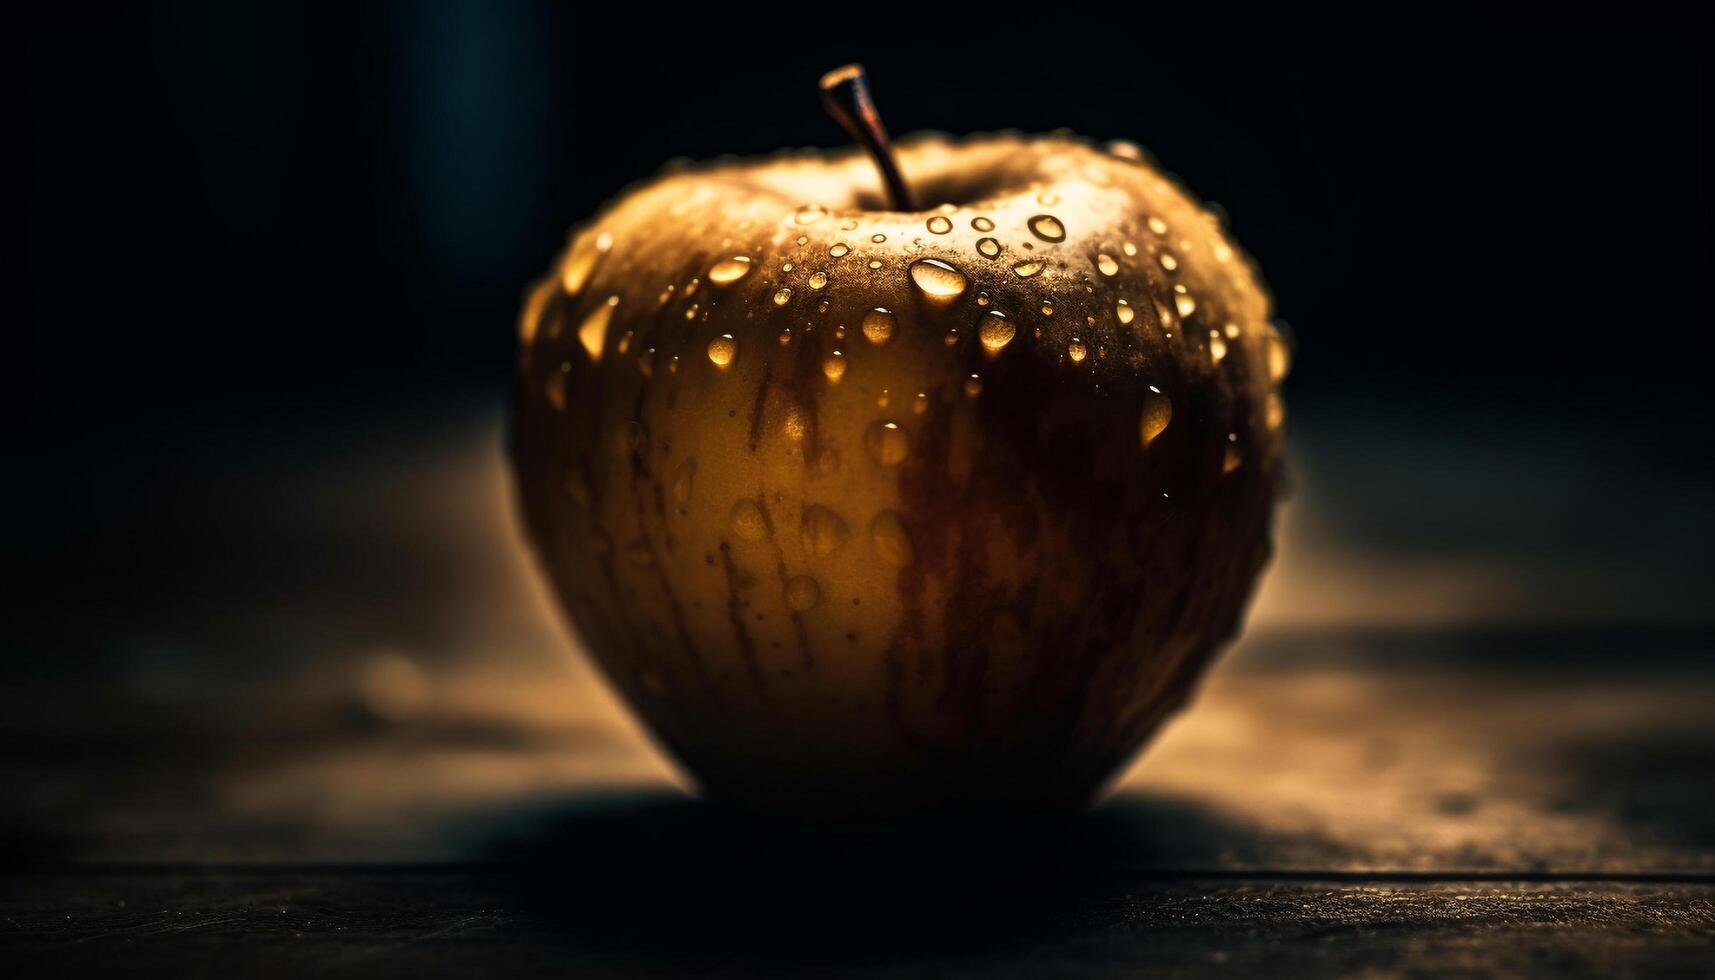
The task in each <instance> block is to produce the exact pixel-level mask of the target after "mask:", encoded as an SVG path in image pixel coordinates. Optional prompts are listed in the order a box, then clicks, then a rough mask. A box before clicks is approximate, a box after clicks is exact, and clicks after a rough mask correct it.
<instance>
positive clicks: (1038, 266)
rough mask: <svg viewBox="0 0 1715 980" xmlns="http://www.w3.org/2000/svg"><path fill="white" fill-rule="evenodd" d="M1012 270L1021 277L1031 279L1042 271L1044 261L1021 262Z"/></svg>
mask: <svg viewBox="0 0 1715 980" xmlns="http://www.w3.org/2000/svg"><path fill="white" fill-rule="evenodd" d="M1012 271H1013V273H1014V274H1015V275H1017V276H1018V278H1020V279H1029V278H1030V277H1031V276H1034V275H1036V274H1037V273H1038V272H1041V271H1042V263H1040V262H1035V261H1026V262H1020V263H1018V264H1017V265H1015V266H1013V267H1012Z"/></svg>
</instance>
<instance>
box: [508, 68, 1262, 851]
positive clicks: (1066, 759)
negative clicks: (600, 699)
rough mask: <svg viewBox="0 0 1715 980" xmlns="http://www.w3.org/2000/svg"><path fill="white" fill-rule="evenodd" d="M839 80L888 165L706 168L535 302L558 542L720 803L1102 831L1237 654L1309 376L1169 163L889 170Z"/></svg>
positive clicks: (523, 432)
mask: <svg viewBox="0 0 1715 980" xmlns="http://www.w3.org/2000/svg"><path fill="white" fill-rule="evenodd" d="M825 85H826V86H827V87H828V88H829V90H830V91H832V92H833V93H834V96H835V99H834V101H835V107H836V110H839V109H841V108H842V107H843V108H844V113H843V117H844V120H845V121H847V122H854V126H853V128H854V131H855V132H856V133H857V135H858V136H859V138H860V141H861V142H864V143H865V144H866V146H867V147H868V148H869V149H870V150H871V151H872V152H871V154H870V155H869V156H870V157H873V160H872V159H870V158H866V156H865V155H864V154H861V153H859V152H856V151H846V152H832V153H823V152H813V151H803V152H792V153H782V154H778V155H775V156H773V157H770V158H767V159H758V160H737V161H728V162H720V163H715V164H711V165H700V166H685V167H679V168H674V169H671V170H669V171H667V172H665V173H663V174H662V175H660V176H658V177H657V178H655V179H654V180H651V181H648V182H646V183H643V184H641V185H638V186H636V187H634V188H632V189H630V190H628V191H627V192H625V193H624V194H622V195H621V196H620V197H618V198H617V199H615V200H614V201H613V202H611V203H610V204H609V205H608V206H606V207H605V208H604V209H603V210H602V211H601V212H600V213H599V214H598V215H596V216H595V217H594V218H593V219H592V220H590V221H589V222H587V223H586V224H585V225H583V226H582V227H581V228H579V229H578V230H577V231H576V232H575V233H574V235H573V236H572V238H571V240H570V243H569V245H568V247H567V249H566V250H565V252H564V254H563V255H562V256H561V257H560V258H559V260H558V262H557V263H556V265H555V267H554V269H553V270H552V271H551V273H550V274H549V275H548V276H546V277H545V278H543V279H542V280H541V281H540V282H539V283H537V284H536V285H535V286H534V287H533V288H532V289H530V290H529V292H528V294H527V297H526V300H525V303H524V309H523V312H522V315H521V319H520V357H519V362H518V384H517V396H516V407H515V415H514V420H513V427H512V432H511V452H512V458H513V462H514V465H515V471H516V485H517V493H518V498H519V501H520V503H521V510H522V514H523V520H524V524H525V527H526V530H527V535H528V538H529V540H530V542H531V544H532V546H533V549H534V551H535V554H536V555H537V557H538V559H539V562H540V564H541V567H542V569H543V570H544V572H545V573H546V576H547V578H548V580H549V581H550V582H551V583H552V586H553V589H554V591H555V593H556V594H557V596H558V599H559V601H560V602H561V603H562V605H563V607H564V610H565V612H566V614H567V616H568V618H569V619H570V622H571V624H572V625H573V626H574V627H575V629H576V631H577V633H578V634H579V635H580V636H581V638H582V640H583V642H584V644H585V645H586V646H587V647H588V649H589V651H590V652H591V654H593V656H594V657H595V659H596V660H597V661H598V662H599V664H600V666H601V667H602V669H603V670H604V672H605V673H606V675H607V676H608V677H609V678H610V679H611V681H612V683H613V684H614V685H615V686H616V687H617V688H618V690H619V691H620V692H621V693H622V694H623V696H624V697H625V699H626V700H627V701H628V702H629V703H630V704H631V705H632V706H633V707H634V709H635V710H636V711H637V712H638V714H639V715H640V716H641V717H642V718H643V719H644V721H645V722H646V723H647V725H648V727H649V728H650V729H651V731H652V732H653V733H654V734H655V735H656V736H657V737H658V738H659V739H660V741H661V742H662V743H663V744H664V746H665V748H666V749H667V750H668V751H669V752H670V753H671V754H672V755H673V756H675V757H676V758H677V759H678V760H679V761H680V762H681V763H682V764H683V765H684V766H685V767H686V768H687V769H688V770H689V772H690V773H691V774H692V775H693V776H694V778H695V779H696V781H697V783H698V785H699V786H700V788H701V789H702V790H703V792H704V793H705V794H707V795H708V796H709V797H710V798H713V799H717V800H724V801H730V802H734V803H738V804H741V805H743V806H746V807H752V808H756V809H758V810H762V811H764V812H768V813H774V814H807V815H812V816H823V817H827V816H832V817H841V816H845V817H859V818H869V817H875V816H902V815H903V816H909V815H917V814H923V813H927V812H932V811H938V810H943V809H946V808H950V807H970V806H977V807H988V808H991V809H994V810H996V811H997V812H1000V811H1006V812H1038V811H1045V812H1054V811H1064V810H1065V809H1066V808H1069V807H1075V806H1077V805H1079V804H1081V803H1084V802H1087V801H1088V800H1090V799H1091V798H1092V797H1093V795H1094V794H1096V793H1097V792H1098V791H1099V790H1100V789H1101V787H1102V786H1103V784H1104V781H1105V780H1107V779H1108V778H1109V777H1110V776H1111V775H1112V774H1113V773H1114V771H1115V770H1116V769H1117V767H1119V766H1120V765H1121V764H1122V763H1123V762H1125V761H1126V760H1127V759H1128V758H1129V757H1130V756H1131V755H1133V754H1134V753H1135V751H1136V750H1137V749H1138V748H1139V746H1140V745H1141V744H1142V743H1143V742H1144V741H1145V740H1146V739H1147V738H1148V737H1149V736H1150V734H1151V733H1152V732H1154V731H1155V730H1156V729H1157V728H1158V727H1159V726H1160V725H1161V723H1162V721H1163V719H1165V718H1166V717H1167V716H1168V715H1169V714H1170V713H1171V712H1172V711H1173V710H1174V709H1176V708H1177V707H1178V706H1179V705H1181V704H1182V703H1183V702H1184V701H1185V699H1186V697H1187V695H1188V692H1189V691H1190V690H1191V689H1192V687H1193V684H1194V682H1195V680H1196V678H1197V676H1198V674H1199V673H1200V672H1201V671H1202V669H1203V667H1204V666H1205V665H1206V664H1207V663H1208V661H1209V659H1210V657H1211V656H1212V654H1213V653H1214V652H1215V651H1216V650H1217V649H1218V648H1219V647H1221V646H1222V645H1223V644H1224V643H1226V642H1227V641H1228V640H1230V639H1231V638H1232V637H1233V636H1234V634H1235V632H1236V631H1237V628H1238V624H1239V621H1240V616H1241V612H1242V610H1243V607H1244V604H1245V602H1246V599H1247V597H1248V595H1249V593H1250V591H1251V588H1252V585H1253V583H1254V581H1255V579H1256V577H1257V575H1258V572H1259V570H1260V569H1261V568H1262V566H1263V564H1264V562H1265V561H1266V559H1267V556H1268V554H1269V552H1270V522H1271V515H1272V511H1273V508H1274V504H1275V501H1276V498H1277V496H1278V488H1279V486H1280V483H1281V479H1280V467H1281V449H1282V437H1283V432H1282V408H1281V402H1280V397H1279V393H1278V384H1279V382H1280V380H1281V378H1282V376H1283V375H1284V374H1285V371H1286V367H1287V360H1288V348H1287V344H1286V342H1285V340H1284V339H1283V338H1282V337H1281V335H1280V334H1279V332H1278V331H1277V330H1276V329H1275V327H1274V326H1273V325H1272V324H1271V322H1270V308H1269V298H1268V295H1267V293H1266V292H1265V291H1264V289H1263V287H1262V286H1261V284H1260V283H1259V281H1258V278H1257V273H1256V270H1255V268H1254V266H1253V265H1252V263H1251V261H1250V260H1249V259H1248V258H1247V257H1246V256H1245V254H1244V253H1243V252H1241V251H1240V250H1239V248H1238V247H1237V246H1236V245H1235V244H1233V242H1232V241H1231V239H1230V238H1229V237H1228V235H1227V234H1226V232H1225V231H1224V230H1223V228H1222V225H1221V222H1220V221H1219V220H1218V219H1217V218H1216V217H1215V216H1213V215H1212V214H1211V213H1210V212H1209V211H1208V210H1206V209H1205V208H1203V207H1202V206H1200V205H1199V203H1198V202H1197V200H1196V199H1195V198H1193V197H1192V196H1191V195H1190V194H1189V193H1187V192H1186V191H1185V190H1184V189H1183V188H1182V187H1180V186H1179V185H1178V184H1176V183H1175V182H1174V181H1173V180H1172V179H1170V178H1169V177H1167V176H1165V175H1164V174H1163V173H1161V172H1160V171H1159V170H1157V169H1156V168H1155V167H1154V166H1153V165H1152V164H1151V163H1150V162H1149V161H1148V160H1147V159H1145V158H1144V156H1143V154H1142V153H1141V152H1139V151H1138V150H1137V149H1136V148H1135V147H1133V146H1131V145H1129V144H1109V145H1107V146H1105V147H1098V146H1095V145H1092V144H1090V143H1088V142H1085V141H1082V140H1079V139H1076V138H1072V137H1070V136H1064V135H1054V136H1046V137H1024V136H1019V135H997V136H977V137H971V138H967V139H957V140H955V139H948V138H943V137H935V136H923V137H915V138H910V139H906V140H903V141H901V142H899V143H898V144H897V145H896V146H894V147H890V146H889V145H888V143H887V140H886V137H885V133H884V132H883V131H882V130H881V128H880V125H879V121H878V120H876V119H875V118H874V114H873V106H871V105H870V104H869V102H868V99H867V93H866V92H865V91H864V90H863V86H862V78H861V76H855V75H853V74H852V73H850V72H848V73H847V74H846V75H844V76H840V77H836V76H835V75H830V79H829V81H827V82H825ZM842 91H843V92H844V93H845V95H844V96H842V94H841V93H842ZM877 163H879V164H880V166H879V168H878V167H877V166H876V165H875V164H877ZM878 169H879V170H880V171H881V173H880V174H879V177H880V179H878V173H877V170H878ZM890 170H891V173H890ZM890 194H891V199H890V197H889V195H890ZM908 195H910V196H915V197H916V198H917V200H919V201H921V202H923V203H924V204H925V205H927V206H926V207H924V208H923V209H921V210H917V209H914V207H915V206H914V205H912V204H910V202H909V199H908Z"/></svg>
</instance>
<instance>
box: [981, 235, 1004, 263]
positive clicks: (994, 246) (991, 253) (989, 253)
mask: <svg viewBox="0 0 1715 980" xmlns="http://www.w3.org/2000/svg"><path fill="white" fill-rule="evenodd" d="M977 252H978V253H980V254H981V255H982V256H983V258H987V259H992V258H994V257H996V256H998V255H1000V242H997V241H995V240H994V239H992V238H979V239H977Z"/></svg>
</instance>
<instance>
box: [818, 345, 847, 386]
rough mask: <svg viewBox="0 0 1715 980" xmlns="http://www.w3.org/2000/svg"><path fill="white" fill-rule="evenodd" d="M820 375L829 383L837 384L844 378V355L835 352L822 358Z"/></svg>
mask: <svg viewBox="0 0 1715 980" xmlns="http://www.w3.org/2000/svg"><path fill="white" fill-rule="evenodd" d="M822 373H823V374H824V375H826V376H827V378H828V381H829V382H830V383H832V384H839V383H840V379H841V378H843V377H845V376H846V355H845V354H843V353H841V352H840V351H837V350H836V351H834V352H832V353H830V354H829V355H828V356H827V357H825V358H823V359H822Z"/></svg>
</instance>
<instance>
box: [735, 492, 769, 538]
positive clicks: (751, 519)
mask: <svg viewBox="0 0 1715 980" xmlns="http://www.w3.org/2000/svg"><path fill="white" fill-rule="evenodd" d="M729 516H730V517H731V519H732V533H734V534H736V535H738V536H739V537H740V538H742V539H744V540H746V541H764V540H767V538H768V536H769V528H768V518H767V516H766V515H764V514H763V513H762V508H761V507H758V506H757V505H756V501H754V500H751V499H749V498H748V497H747V498H745V499H744V500H740V501H739V502H738V503H736V504H733V505H732V512H731V514H730V515H729Z"/></svg>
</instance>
